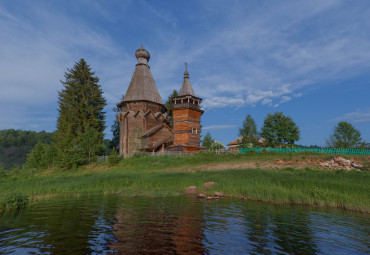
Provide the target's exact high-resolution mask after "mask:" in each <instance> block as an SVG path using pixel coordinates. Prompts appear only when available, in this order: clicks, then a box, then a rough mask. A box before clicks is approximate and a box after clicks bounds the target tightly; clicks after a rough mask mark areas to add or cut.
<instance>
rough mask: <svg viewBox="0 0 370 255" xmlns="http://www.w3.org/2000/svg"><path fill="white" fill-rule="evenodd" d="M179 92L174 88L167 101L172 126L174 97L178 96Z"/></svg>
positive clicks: (171, 125)
mask: <svg viewBox="0 0 370 255" xmlns="http://www.w3.org/2000/svg"><path fill="white" fill-rule="evenodd" d="M178 95H179V93H178V92H177V90H176V89H174V90H173V91H172V93H171V95H169V96H168V99H167V102H166V103H165V106H166V108H167V110H168V115H167V116H168V120H169V126H170V127H171V128H172V127H173V121H172V109H173V105H174V103H173V98H174V97H177V96H178Z"/></svg>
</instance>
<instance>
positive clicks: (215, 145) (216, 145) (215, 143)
mask: <svg viewBox="0 0 370 255" xmlns="http://www.w3.org/2000/svg"><path fill="white" fill-rule="evenodd" d="M210 150H212V151H214V150H226V147H225V145H224V144H223V143H221V142H218V141H216V140H213V143H212V145H211V147H210Z"/></svg>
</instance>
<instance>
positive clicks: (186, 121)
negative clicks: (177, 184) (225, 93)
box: [117, 46, 203, 157]
mask: <svg viewBox="0 0 370 255" xmlns="http://www.w3.org/2000/svg"><path fill="white" fill-rule="evenodd" d="M135 56H136V58H137V60H138V63H137V64H136V67H135V72H134V74H133V76H132V79H131V82H130V85H129V87H128V89H127V92H126V94H125V97H124V98H123V100H122V102H120V103H118V104H117V107H119V108H120V109H121V112H120V113H118V114H117V121H118V122H119V124H120V143H119V154H120V155H123V156H125V157H127V156H130V155H132V154H135V153H137V152H140V151H148V152H158V151H199V150H202V149H203V147H201V146H200V117H201V115H202V114H203V110H201V108H200V103H201V101H202V99H201V98H199V97H196V96H195V94H194V91H193V88H192V87H191V84H190V81H189V72H188V71H187V66H186V70H185V72H184V81H183V83H182V86H181V89H180V92H179V95H178V96H177V97H175V98H174V99H173V100H174V109H172V116H173V129H172V128H171V127H170V126H169V125H168V124H169V119H168V116H167V113H168V109H166V107H165V106H164V104H163V101H162V98H161V96H160V94H159V92H158V89H157V86H156V84H155V82H154V79H153V76H152V73H151V72H150V67H149V65H148V61H149V59H150V54H149V52H148V51H147V50H145V49H144V48H143V46H141V48H140V49H138V50H136V52H135Z"/></svg>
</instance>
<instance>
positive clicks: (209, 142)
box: [202, 132, 214, 150]
mask: <svg viewBox="0 0 370 255" xmlns="http://www.w3.org/2000/svg"><path fill="white" fill-rule="evenodd" d="M213 142H214V139H213V138H212V136H211V134H210V133H209V132H207V134H206V135H205V136H204V139H203V141H202V146H203V147H204V148H205V149H206V150H209V149H210V148H211V145H212V143H213Z"/></svg>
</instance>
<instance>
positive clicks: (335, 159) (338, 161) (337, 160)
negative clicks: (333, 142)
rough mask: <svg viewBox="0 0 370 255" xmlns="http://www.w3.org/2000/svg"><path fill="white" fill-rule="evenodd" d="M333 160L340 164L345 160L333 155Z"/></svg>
mask: <svg viewBox="0 0 370 255" xmlns="http://www.w3.org/2000/svg"><path fill="white" fill-rule="evenodd" d="M333 160H334V162H335V163H339V164H341V163H342V162H343V161H345V159H344V158H342V157H335V158H333Z"/></svg>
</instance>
